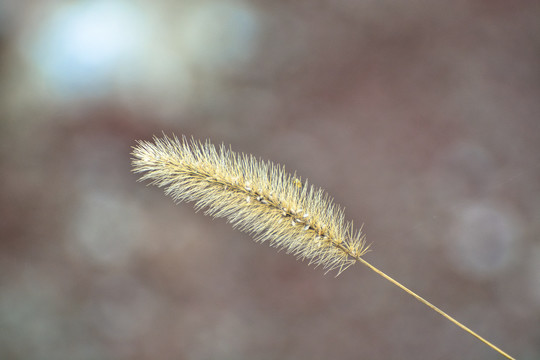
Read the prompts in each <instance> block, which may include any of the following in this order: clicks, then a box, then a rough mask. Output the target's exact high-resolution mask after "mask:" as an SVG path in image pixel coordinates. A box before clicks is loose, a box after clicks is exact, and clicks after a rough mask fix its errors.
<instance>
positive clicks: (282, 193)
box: [133, 136, 367, 274]
mask: <svg viewBox="0 0 540 360" xmlns="http://www.w3.org/2000/svg"><path fill="white" fill-rule="evenodd" d="M154 141H155V143H149V142H143V141H141V142H139V143H138V144H139V146H137V147H135V148H134V151H133V156H134V157H135V158H134V160H133V166H134V171H135V172H142V173H144V175H143V176H142V177H141V180H147V179H148V180H151V181H152V182H151V183H152V184H154V185H157V186H159V187H163V188H165V193H166V194H167V195H170V196H172V198H173V199H174V200H175V201H177V202H181V201H194V202H195V208H196V209H197V210H199V209H205V214H207V215H212V216H215V217H223V218H226V219H228V221H229V222H231V223H232V224H233V226H234V227H237V228H238V229H240V230H241V231H244V232H247V233H250V234H252V235H253V236H254V239H255V240H256V241H259V242H266V241H267V242H269V243H270V245H271V246H274V247H277V248H280V249H285V250H286V252H287V253H291V254H294V255H296V256H297V257H298V258H300V259H302V260H303V259H307V260H309V263H310V264H315V265H316V266H319V265H320V266H322V267H323V268H325V269H327V270H328V271H330V270H334V269H337V271H338V274H339V273H341V272H342V271H343V270H345V269H346V268H347V267H349V266H350V265H352V264H353V263H354V262H355V261H356V259H357V258H358V257H360V256H362V255H363V254H364V253H365V252H366V251H367V246H366V245H365V241H364V237H363V236H362V233H361V231H360V230H358V231H355V230H354V229H353V226H352V223H349V222H346V221H345V216H344V213H343V210H342V209H341V208H340V207H339V206H337V205H335V204H334V203H333V200H332V198H330V197H329V196H328V195H327V194H326V193H325V192H324V191H323V190H322V189H320V188H315V187H314V186H312V185H309V184H308V182H307V181H305V182H304V183H302V182H301V180H300V179H298V178H297V177H296V176H295V175H291V174H288V173H287V172H285V168H284V167H283V166H280V165H275V164H273V163H271V162H263V161H261V160H259V159H257V158H255V157H254V156H252V155H244V154H236V153H234V152H233V151H232V150H230V149H228V148H226V147H225V146H223V145H222V146H220V147H219V148H216V147H215V146H214V145H212V144H211V143H209V142H206V143H201V142H198V141H195V140H191V141H188V140H186V139H185V138H183V139H182V141H180V140H179V139H178V138H176V137H174V138H169V137H166V136H165V137H164V138H162V139H159V138H154Z"/></svg>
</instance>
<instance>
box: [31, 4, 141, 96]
mask: <svg viewBox="0 0 540 360" xmlns="http://www.w3.org/2000/svg"><path fill="white" fill-rule="evenodd" d="M145 25H146V24H145V18H144V15H143V13H142V12H141V11H140V10H139V9H138V8H137V7H136V6H134V5H132V4H130V3H128V2H123V1H83V2H75V3H68V4H66V5H63V6H61V7H57V8H53V10H51V13H50V15H49V17H48V18H46V20H45V21H44V23H43V24H41V25H40V26H38V27H37V28H36V30H35V32H34V33H31V34H29V38H28V39H25V42H24V43H23V44H22V46H23V47H24V48H25V49H24V52H25V54H26V55H27V56H28V57H29V59H30V61H31V62H32V63H33V64H34V65H35V66H36V67H37V68H38V69H40V70H41V72H42V74H43V75H44V76H45V78H46V79H47V80H48V82H49V83H50V85H51V87H52V88H53V89H55V90H57V91H59V92H60V93H61V94H62V95H77V94H80V93H83V94H87V93H89V92H90V93H93V92H97V93H98V94H99V93H100V92H104V91H106V90H108V87H109V86H111V85H112V82H113V80H114V78H115V77H118V76H122V75H123V76H126V72H134V70H135V69H134V66H133V63H134V60H135V59H136V58H137V57H138V56H139V55H140V53H141V52H142V51H143V47H144V39H145V36H146V34H145Z"/></svg>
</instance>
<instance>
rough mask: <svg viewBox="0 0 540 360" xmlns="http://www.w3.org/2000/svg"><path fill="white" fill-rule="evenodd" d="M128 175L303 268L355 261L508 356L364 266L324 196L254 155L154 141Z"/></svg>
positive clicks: (348, 228)
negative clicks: (202, 211)
mask: <svg viewBox="0 0 540 360" xmlns="http://www.w3.org/2000/svg"><path fill="white" fill-rule="evenodd" d="M132 155H133V156H134V159H133V166H134V169H133V171H134V172H136V173H144V175H143V176H142V177H141V179H140V180H151V184H154V185H157V186H159V187H164V188H165V193H166V194H167V195H170V196H172V198H173V199H174V200H175V201H177V202H181V201H194V202H195V208H196V209H197V210H199V209H203V208H204V209H206V211H205V214H207V215H212V216H215V217H224V218H226V219H227V220H228V221H229V222H231V223H232V224H233V226H234V227H238V228H239V229H240V230H241V231H245V232H247V233H250V234H253V235H254V238H255V240H256V241H259V242H265V241H268V242H269V243H270V245H271V246H275V247H278V248H280V249H281V248H283V249H286V251H287V253H292V254H294V255H296V256H297V257H298V258H300V259H309V263H310V264H315V265H316V266H319V265H321V266H322V267H324V268H325V269H327V271H330V270H334V269H335V270H337V274H338V275H339V274H340V273H341V272H342V271H344V270H345V269H346V268H347V267H349V266H350V265H352V264H354V263H355V262H356V261H359V262H361V263H363V264H364V265H366V266H367V267H369V268H370V269H371V270H373V271H374V272H376V273H377V274H379V275H381V276H382V277H384V278H385V279H387V280H388V281H390V282H391V283H393V284H394V285H396V286H398V287H399V288H401V289H402V290H404V291H405V292H407V293H408V294H410V295H412V296H413V297H415V298H416V299H417V300H419V301H420V302H422V303H423V304H425V305H427V306H429V307H430V308H432V309H433V310H435V311H436V312H437V313H439V314H441V315H442V316H444V317H445V318H447V319H448V320H450V321H451V322H453V323H454V324H456V325H457V326H459V327H461V328H462V329H464V330H465V331H467V332H468V333H469V334H471V335H473V336H475V337H476V338H478V339H479V340H480V341H482V342H484V343H485V344H486V345H488V346H489V347H491V348H492V349H494V350H496V351H497V352H499V353H500V354H501V355H503V356H505V357H506V358H508V359H513V357H511V356H510V355H508V354H507V353H505V352H504V351H502V350H501V349H499V348H498V347H497V346H495V345H494V344H492V343H491V342H489V341H487V340H486V339H484V338H483V337H481V336H480V335H478V334H477V333H475V332H474V331H472V330H471V329H469V328H468V327H466V326H465V325H463V324H462V323H460V322H459V321H457V320H455V319H454V318H453V317H451V316H450V315H448V314H446V313H445V312H444V311H442V310H440V309H439V308H437V307H436V306H434V305H433V304H431V303H430V302H429V301H427V300H425V299H424V298H422V297H420V296H419V295H417V294H416V293H414V292H413V291H411V290H409V289H408V288H406V287H405V286H403V285H402V284H400V283H399V282H397V281H396V280H394V279H393V278H391V277H390V276H388V275H386V274H385V273H384V272H382V271H380V270H379V269H377V268H376V267H374V266H373V265H371V264H370V263H368V262H367V261H366V260H364V259H363V257H362V256H363V255H364V254H365V253H366V252H367V251H368V247H369V246H366V243H365V237H364V236H363V235H362V232H361V229H360V230H357V231H355V230H354V229H353V225H352V222H346V221H345V215H344V213H343V210H342V209H341V208H340V207H339V206H337V205H336V204H335V203H334V202H333V199H332V198H331V197H329V196H328V195H327V193H326V192H324V190H322V189H320V188H316V187H314V186H313V185H309V184H308V182H307V180H306V181H305V182H303V183H302V181H301V180H300V179H299V178H297V177H296V174H295V175H290V174H288V173H286V172H285V168H284V167H283V166H280V165H275V164H273V163H272V162H263V161H262V160H259V159H257V158H255V157H254V156H253V155H245V154H236V153H235V152H233V151H232V150H230V148H226V147H225V146H224V145H221V146H220V147H219V148H218V149H216V147H215V146H214V145H212V144H211V143H210V142H208V141H207V142H205V143H201V142H198V141H195V140H193V139H192V140H191V141H188V140H186V138H185V137H183V138H182V140H181V141H180V140H179V139H178V138H177V137H173V138H169V137H167V136H164V137H163V138H162V139H159V138H157V137H154V143H151V142H146V141H139V142H138V146H136V147H134V148H133V153H132Z"/></svg>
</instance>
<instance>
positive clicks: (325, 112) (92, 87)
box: [0, 0, 540, 360]
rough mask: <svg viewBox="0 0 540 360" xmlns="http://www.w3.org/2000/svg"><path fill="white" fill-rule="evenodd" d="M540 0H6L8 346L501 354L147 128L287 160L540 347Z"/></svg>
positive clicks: (381, 241)
mask: <svg viewBox="0 0 540 360" xmlns="http://www.w3.org/2000/svg"><path fill="white" fill-rule="evenodd" d="M539 17H540V4H539V3H538V1H513V2H509V1H491V2H488V1H454V2H429V1H407V2H393V1H348V0H340V1H294V2H293V1H252V2H242V1H233V0H230V1H203V2H197V1H165V0H161V1H138V2H122V1H88V2H86V1H47V2H39V4H37V5H36V4H35V3H34V2H24V1H23V2H14V1H11V2H9V1H8V2H3V3H0V111H1V113H0V146H1V147H0V173H1V176H0V234H1V240H0V358H2V359H28V360H31V359H70V360H78V359H137V360H138V359H196V360H198V359H263V360H264V359H358V358H364V359H493V358H496V356H497V355H496V354H495V353H494V352H493V350H490V349H489V348H487V347H486V346H484V345H483V344H481V343H480V342H478V341H477V340H475V339H474V338H472V337H471V336H470V335H468V334H466V333H464V332H463V331H462V330H460V329H459V328H457V327H455V326H454V325H452V324H451V323H449V322H448V321H446V320H444V319H443V318H441V317H440V316H438V315H436V314H435V313H433V312H432V311H431V310H429V309H428V308H427V307H425V306H423V305H421V304H419V303H417V302H416V301H415V300H414V299H412V298H411V297H409V296H407V295H406V294H404V293H402V292H401V291H400V290H399V289H397V288H395V287H393V286H392V285H391V284H389V283H388V282H386V281H385V280H383V279H382V278H379V277H378V276H376V275H375V274H374V273H371V272H370V271H369V270H368V269H367V268H363V267H361V266H360V265H358V266H354V267H352V268H351V269H349V270H347V271H346V272H345V273H344V274H342V275H340V276H339V277H338V278H334V277H333V276H332V275H331V274H328V275H326V276H324V275H323V271H322V270H321V269H313V268H311V267H307V266H306V264H303V263H301V262H299V261H296V260H295V259H294V257H291V256H288V255H286V254H284V253H283V252H282V253H277V252H276V251H275V250H274V249H271V248H268V247H267V246H266V245H264V246H263V245H259V244H256V243H254V242H253V241H251V239H250V238H249V236H247V235H245V234H243V233H239V232H238V231H236V230H234V229H232V228H230V226H228V224H226V222H225V221H224V220H222V219H216V220H212V219H210V218H208V217H205V216H203V214H202V213H195V212H194V211H193V209H192V205H191V204H180V205H178V206H176V205H174V203H173V202H172V201H171V200H170V199H169V198H166V197H165V196H164V195H163V193H162V191H161V190H159V189H156V188H154V187H146V186H145V185H144V184H142V183H138V182H137V181H136V180H137V176H135V175H133V174H131V173H130V154H129V153H130V151H131V148H130V147H131V146H133V145H135V140H136V139H150V138H151V137H152V135H154V134H156V135H160V134H161V133H162V132H165V133H167V134H172V133H175V134H177V135H182V134H185V135H188V136H191V135H193V136H194V137H195V138H198V139H206V138H209V139H211V140H212V141H213V142H215V143H218V144H219V143H222V142H224V143H226V144H231V145H232V148H233V150H237V151H241V152H247V153H253V154H255V155H257V156H260V157H262V158H264V159H270V160H273V161H275V162H278V163H282V164H285V165H286V166H287V168H288V169H289V170H290V171H294V170H296V171H298V174H300V175H302V177H304V178H305V177H307V178H309V180H310V182H311V183H314V184H316V185H318V186H321V187H323V188H325V189H326V190H327V191H328V192H329V193H330V194H331V195H332V196H334V197H335V199H336V202H338V203H339V204H341V205H343V206H345V207H346V214H347V216H348V218H349V219H351V220H354V221H355V223H357V224H361V223H364V229H365V232H366V234H367V237H368V242H371V243H372V248H373V251H372V252H370V253H368V254H367V255H366V259H368V260H369V261H370V262H371V263H373V264H374V265H376V266H378V267H380V268H381V269H382V270H383V271H386V272H388V273H389V274H390V275H391V276H394V277H395V278H397V279H398V280H400V281H402V282H403V283H404V284H406V285H408V286H410V287H411V288H412V289H414V290H415V291H418V292H419V293H420V294H421V295H422V296H425V297H426V298H427V299H429V300H431V301H433V302H434V303H435V304H436V305H438V306H440V307H441V308H442V309H444V310H445V311H447V312H448V313H450V314H451V315H453V316H455V317H456V318H457V319H458V320H460V321H462V322H463V323H465V324H466V325H467V326H469V327H471V328H472V329H474V330H475V331H477V332H478V333H480V334H481V335H482V336H485V337H486V338H487V339H488V340H490V341H492V342H494V343H495V344H497V345H498V346H500V347H501V348H502V349H504V350H505V351H507V352H508V353H510V354H511V355H513V356H515V357H516V358H519V359H538V358H540V326H539V324H540V155H539V154H540V101H539V100H540V22H539V21H538V18H539Z"/></svg>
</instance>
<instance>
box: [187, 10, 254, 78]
mask: <svg viewBox="0 0 540 360" xmlns="http://www.w3.org/2000/svg"><path fill="white" fill-rule="evenodd" d="M179 32H180V43H181V45H182V48H183V54H182V55H183V56H184V57H186V58H187V59H189V60H190V61H191V62H193V63H194V64H197V65H198V66H200V67H201V68H202V69H204V70H207V71H208V70H211V71H212V70H225V69H227V68H230V67H237V66H240V65H242V64H244V63H245V62H246V61H249V60H250V59H251V57H252V55H253V53H254V51H255V46H256V43H257V38H258V35H259V32H260V29H259V19H257V15H256V13H255V12H254V11H253V10H252V9H250V8H249V7H248V6H246V4H245V3H243V2H238V1H224V2H223V1H214V2H205V3H201V4H197V5H196V6H193V7H192V8H191V9H189V10H188V11H187V12H186V13H185V14H184V16H182V17H181V21H180V27H179Z"/></svg>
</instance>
